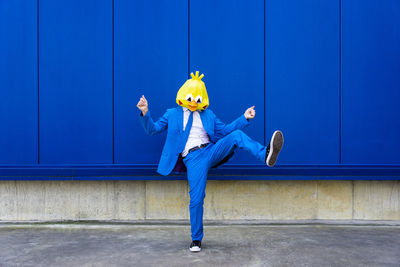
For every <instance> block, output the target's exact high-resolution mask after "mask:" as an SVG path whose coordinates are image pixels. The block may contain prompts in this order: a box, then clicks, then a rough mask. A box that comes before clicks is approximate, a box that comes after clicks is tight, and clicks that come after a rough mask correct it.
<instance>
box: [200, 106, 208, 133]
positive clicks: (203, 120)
mask: <svg viewBox="0 0 400 267" xmlns="http://www.w3.org/2000/svg"><path fill="white" fill-rule="evenodd" d="M199 113H200V119H201V123H202V124H203V127H204V130H205V131H206V133H208V134H210V127H209V123H208V117H207V114H206V112H205V111H204V110H203V111H201V112H199Z"/></svg>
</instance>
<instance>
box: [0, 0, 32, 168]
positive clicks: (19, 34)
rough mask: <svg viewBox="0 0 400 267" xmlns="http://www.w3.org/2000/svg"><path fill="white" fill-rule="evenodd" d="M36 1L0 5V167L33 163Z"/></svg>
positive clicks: (1, 3) (4, 2) (6, 2)
mask: <svg viewBox="0 0 400 267" xmlns="http://www.w3.org/2000/svg"><path fill="white" fill-rule="evenodd" d="M37 124H38V122H37V1H36V0H30V1H23V0H15V1H0V164H33V163H36V162H37V141H38V140H37V139H38V137H37Z"/></svg>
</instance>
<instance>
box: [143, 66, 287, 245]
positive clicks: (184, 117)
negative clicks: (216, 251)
mask: <svg viewBox="0 0 400 267" xmlns="http://www.w3.org/2000/svg"><path fill="white" fill-rule="evenodd" d="M191 76H192V79H189V80H187V81H186V82H185V84H184V85H183V86H182V87H181V88H180V89H179V91H178V94H177V97H176V103H177V104H178V105H179V107H176V108H172V109H168V110H167V111H166V113H165V114H164V115H163V116H162V117H161V118H160V119H158V120H157V121H156V122H154V121H153V120H152V118H151V116H150V111H149V108H148V103H147V100H146V98H145V97H144V95H142V97H141V98H140V100H139V102H138V104H137V107H138V108H139V109H140V110H141V113H140V120H141V123H142V125H143V127H144V129H145V131H146V133H148V134H150V135H154V134H157V133H160V132H162V131H164V130H167V131H168V133H167V139H166V141H165V144H164V148H163V151H162V154H161V159H160V162H159V165H158V169H157V171H158V173H160V174H162V175H169V174H170V173H171V172H172V171H187V177H188V181H189V187H190V191H189V195H190V204H189V211H190V224H191V232H192V235H191V237H192V243H191V244H190V246H189V249H190V251H192V252H198V251H200V250H201V241H202V239H203V204H204V197H205V189H206V183H207V174H208V171H209V169H211V168H213V167H216V166H219V165H221V164H223V163H224V162H226V161H227V160H228V159H229V158H230V157H231V156H232V155H233V152H234V150H235V148H236V147H239V148H241V149H244V150H246V151H248V152H250V153H251V154H252V155H253V156H254V157H256V158H257V159H258V160H260V161H262V162H264V163H266V164H267V165H268V166H270V167H272V166H274V165H275V162H276V160H277V157H278V154H279V152H280V150H281V149H282V146H283V134H282V132H281V131H275V132H274V134H273V135H272V138H271V141H270V142H269V144H268V145H267V146H263V145H261V144H260V143H258V142H256V141H254V140H253V139H251V138H250V137H248V136H247V135H246V134H245V133H244V132H242V131H241V129H243V128H244V127H246V126H247V125H248V124H249V121H250V120H251V119H254V117H255V115H256V111H255V110H254V106H252V107H251V108H248V109H247V110H246V111H245V113H244V115H241V116H240V117H239V118H237V119H236V120H234V121H233V122H232V123H230V124H227V125H226V124H224V123H223V122H221V121H220V120H219V119H218V118H217V117H216V116H215V114H214V113H213V112H212V111H211V110H210V109H207V107H208V105H209V100H208V95H207V90H206V87H205V84H204V82H203V81H202V80H201V79H202V78H203V76H204V75H203V74H202V75H201V76H200V77H199V72H198V71H197V72H196V75H193V73H191Z"/></svg>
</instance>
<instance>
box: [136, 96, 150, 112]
mask: <svg viewBox="0 0 400 267" xmlns="http://www.w3.org/2000/svg"><path fill="white" fill-rule="evenodd" d="M136 106H137V107H138V109H140V110H141V111H142V115H143V116H145V115H146V113H147V111H149V105H148V103H147V100H146V98H145V97H144V95H142V97H141V98H140V100H139V102H138V103H137V105H136Z"/></svg>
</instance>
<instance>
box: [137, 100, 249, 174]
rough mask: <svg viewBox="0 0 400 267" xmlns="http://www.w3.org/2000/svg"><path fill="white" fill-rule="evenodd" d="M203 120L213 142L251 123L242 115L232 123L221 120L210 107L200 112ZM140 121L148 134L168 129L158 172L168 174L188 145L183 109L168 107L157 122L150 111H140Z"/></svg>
mask: <svg viewBox="0 0 400 267" xmlns="http://www.w3.org/2000/svg"><path fill="white" fill-rule="evenodd" d="M200 118H201V122H202V124H203V127H204V130H205V131H206V132H207V134H208V136H209V137H210V141H211V142H212V143H216V142H217V141H218V139H220V138H222V137H224V136H225V135H227V134H229V133H231V132H232V131H234V130H238V129H242V128H244V127H246V126H247V125H248V124H249V121H248V120H247V119H246V118H245V117H244V115H241V116H240V117H239V118H237V119H236V120H234V121H233V122H232V123H230V124H224V123H223V122H221V121H220V120H219V119H218V118H217V117H216V116H215V114H214V112H212V111H211V110H210V109H206V110H204V111H201V112H200ZM140 121H141V123H142V126H143V128H144V130H145V131H146V133H147V134H149V135H155V134H158V133H160V132H162V131H164V130H166V129H167V130H168V133H167V139H166V141H165V144H164V148H163V151H162V154H161V158H160V162H159V164H158V169H157V172H158V173H160V174H162V175H168V174H170V173H171V171H172V170H173V169H174V167H175V165H176V163H177V160H178V157H179V155H180V153H181V152H182V151H183V149H184V148H185V145H186V141H187V137H186V138H185V136H184V134H183V133H184V132H183V109H182V107H180V106H179V107H176V108H171V109H168V110H167V111H166V112H165V114H164V115H163V116H162V117H161V118H159V119H158V120H157V121H156V122H154V121H153V119H152V118H151V115H150V111H148V112H147V113H146V115H145V116H142V113H140Z"/></svg>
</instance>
